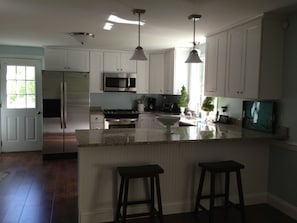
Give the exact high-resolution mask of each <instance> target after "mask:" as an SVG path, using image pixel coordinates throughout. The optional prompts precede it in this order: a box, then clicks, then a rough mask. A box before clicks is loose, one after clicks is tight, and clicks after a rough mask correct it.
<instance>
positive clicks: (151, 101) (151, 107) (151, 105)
mask: <svg viewBox="0 0 297 223" xmlns="http://www.w3.org/2000/svg"><path fill="white" fill-rule="evenodd" d="M147 109H148V111H155V110H156V98H147Z"/></svg>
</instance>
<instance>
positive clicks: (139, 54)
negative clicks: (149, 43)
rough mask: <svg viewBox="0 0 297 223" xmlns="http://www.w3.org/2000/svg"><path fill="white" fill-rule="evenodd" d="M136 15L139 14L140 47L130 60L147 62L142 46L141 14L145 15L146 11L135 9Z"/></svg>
mask: <svg viewBox="0 0 297 223" xmlns="http://www.w3.org/2000/svg"><path fill="white" fill-rule="evenodd" d="M133 13H134V14H138V46H137V47H136V49H135V51H134V54H133V56H132V57H131V59H130V60H147V58H146V56H145V54H144V52H143V48H142V47H141V46H140V14H144V13H145V10H144V9H133Z"/></svg>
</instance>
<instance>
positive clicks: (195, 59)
mask: <svg viewBox="0 0 297 223" xmlns="http://www.w3.org/2000/svg"><path fill="white" fill-rule="evenodd" d="M188 18H189V19H190V20H193V21H194V32H193V49H192V50H191V52H190V55H189V57H188V59H187V60H186V61H185V63H202V60H201V59H200V57H199V54H198V51H197V50H196V42H195V23H196V21H197V20H199V19H200V18H201V15H196V14H193V15H189V17H188Z"/></svg>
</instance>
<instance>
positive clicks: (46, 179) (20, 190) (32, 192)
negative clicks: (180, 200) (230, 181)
mask: <svg viewBox="0 0 297 223" xmlns="http://www.w3.org/2000/svg"><path fill="white" fill-rule="evenodd" d="M0 171H8V172H9V175H8V176H7V177H5V178H4V179H3V180H2V181H0V222H1V223H77V222H78V213H77V160H76V159H68V160H48V161H45V160H43V159H42V154H41V153H39V152H28V153H0ZM246 215H247V222H248V223H297V221H294V220H293V219H291V218H289V217H288V216H286V215H284V214H282V213H281V212H279V211H278V210H276V209H274V208H272V207H270V206H268V205H265V204H263V205H254V206H247V207H246ZM128 222H129V223H146V222H149V220H148V219H135V220H129V221H128ZM207 222H208V221H207V217H206V215H205V214H203V213H202V214H200V215H199V218H197V217H196V216H194V215H192V214H191V213H185V214H177V215H167V216H165V217H164V223H207ZM215 222H216V223H223V222H224V223H237V222H240V216H239V213H238V212H237V211H236V210H232V209H231V210H230V214H229V217H228V218H225V215H224V212H223V211H221V209H218V210H217V211H216V215H215Z"/></svg>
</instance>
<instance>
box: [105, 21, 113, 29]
mask: <svg viewBox="0 0 297 223" xmlns="http://www.w3.org/2000/svg"><path fill="white" fill-rule="evenodd" d="M112 27H113V23H110V22H106V23H105V25H104V27H103V29H105V30H111V29H112Z"/></svg>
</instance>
